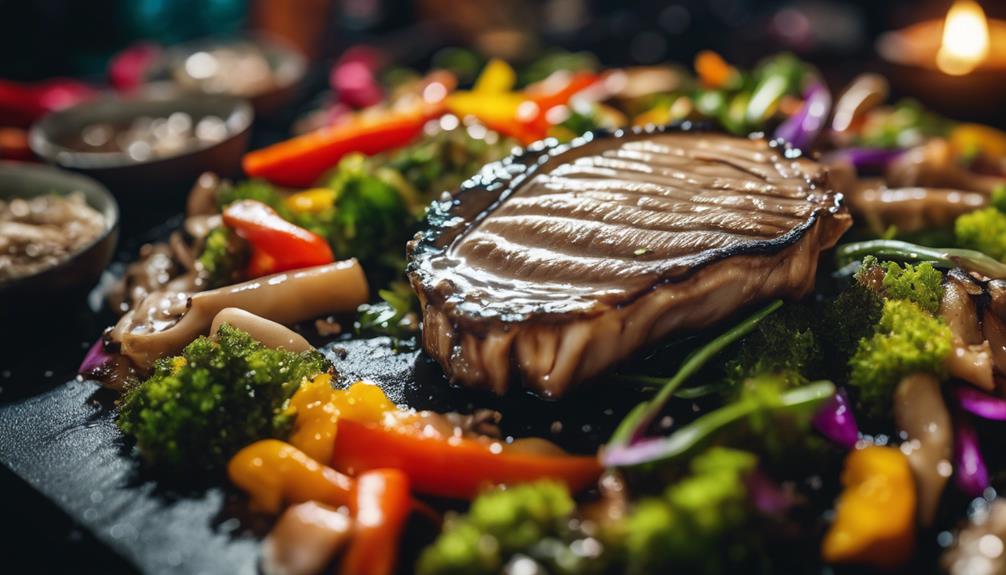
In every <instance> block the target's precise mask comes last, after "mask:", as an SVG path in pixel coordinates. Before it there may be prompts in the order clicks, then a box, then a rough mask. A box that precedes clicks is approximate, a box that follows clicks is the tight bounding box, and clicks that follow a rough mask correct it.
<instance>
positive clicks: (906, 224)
mask: <svg viewBox="0 0 1006 575" xmlns="http://www.w3.org/2000/svg"><path fill="white" fill-rule="evenodd" d="M846 197H847V199H848V201H849V210H850V211H851V212H852V214H853V216H854V217H856V218H861V219H865V220H866V221H867V222H868V223H869V225H870V229H871V230H873V231H875V232H878V233H880V232H883V231H884V230H886V229H887V228H888V227H890V226H895V227H897V228H898V231H899V232H902V233H912V232H918V231H922V230H926V229H931V228H949V227H951V226H952V225H953V223H954V220H956V219H957V217H958V216H960V215H962V214H966V213H968V212H973V211H974V210H977V209H980V208H982V207H984V206H985V205H986V204H987V203H988V198H987V197H986V196H985V195H984V194H982V193H980V192H969V191H961V190H952V189H946V188H919V187H910V188H888V187H887V186H885V185H883V184H882V183H880V182H876V181H870V180H867V181H863V182H861V183H860V184H859V185H856V186H853V187H851V189H850V190H849V192H848V193H847V195H846Z"/></svg>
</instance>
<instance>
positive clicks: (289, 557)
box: [262, 501, 353, 575]
mask: <svg viewBox="0 0 1006 575" xmlns="http://www.w3.org/2000/svg"><path fill="white" fill-rule="evenodd" d="M352 528H353V520H352V519H350V518H349V514H348V513H346V512H344V511H341V510H337V509H332V508H331V507H328V506H326V505H322V504H320V503H315V502H314V501H308V502H306V503H300V504H297V505H293V506H291V507H289V508H288V509H287V510H286V511H284V512H283V515H281V516H280V518H279V520H278V521H277V522H276V526H275V527H274V528H273V530H272V532H270V533H269V535H268V537H266V538H265V541H263V543H262V572H263V573H265V574H266V575H314V574H315V573H322V572H323V571H324V569H325V567H326V566H327V565H328V564H329V563H330V562H331V561H332V558H333V557H335V554H336V553H337V552H338V551H339V549H340V548H341V547H342V546H343V545H345V544H346V542H347V541H348V540H349V536H350V534H351V531H352Z"/></svg>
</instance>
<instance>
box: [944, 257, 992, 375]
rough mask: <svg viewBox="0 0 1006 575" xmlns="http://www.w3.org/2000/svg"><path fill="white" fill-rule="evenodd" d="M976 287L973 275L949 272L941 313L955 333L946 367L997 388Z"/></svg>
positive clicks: (953, 372) (955, 372) (952, 371)
mask: <svg viewBox="0 0 1006 575" xmlns="http://www.w3.org/2000/svg"><path fill="white" fill-rule="evenodd" d="M976 287H979V286H976V285H975V284H974V282H973V281H972V280H971V278H970V277H967V276H966V275H965V274H962V273H957V272H951V273H949V274H947V281H946V282H944V284H943V299H942V300H941V302H940V316H942V317H943V320H944V321H946V322H947V325H949V326H950V332H951V333H952V334H953V336H954V341H953V344H954V350H953V353H952V354H951V355H950V357H949V358H948V359H947V369H948V370H949V371H950V374H951V375H953V376H954V377H957V378H960V379H963V380H964V381H967V382H968V383H971V384H973V385H975V386H977V387H980V388H982V389H984V390H987V391H992V390H993V389H995V381H994V378H993V374H992V367H993V361H992V357H993V356H992V351H991V349H990V348H989V344H988V342H987V341H986V340H985V336H984V335H983V334H982V328H981V326H979V325H978V309H977V307H976V306H975V301H974V299H973V298H972V295H973V292H974V289H975V288H976ZM979 290H980V288H979Z"/></svg>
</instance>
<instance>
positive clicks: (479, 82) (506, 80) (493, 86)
mask: <svg viewBox="0 0 1006 575" xmlns="http://www.w3.org/2000/svg"><path fill="white" fill-rule="evenodd" d="M515 85H517V73H516V72H514V71H513V68H511V67H510V64H507V63H506V62H504V61H503V60H500V59H499V58H493V59H492V60H490V61H489V63H488V64H486V67H485V68H483V69H482V73H481V74H479V77H478V78H477V79H476V80H475V86H474V88H473V89H472V91H473V92H497V93H502V92H509V91H511V90H513V87H514V86H515Z"/></svg>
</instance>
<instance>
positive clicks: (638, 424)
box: [608, 300, 782, 448]
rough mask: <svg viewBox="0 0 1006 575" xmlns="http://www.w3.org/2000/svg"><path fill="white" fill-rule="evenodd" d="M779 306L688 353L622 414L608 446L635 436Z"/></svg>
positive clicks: (778, 302)
mask: <svg viewBox="0 0 1006 575" xmlns="http://www.w3.org/2000/svg"><path fill="white" fill-rule="evenodd" d="M780 307H782V301H781V300H775V301H773V302H772V303H770V304H768V305H767V306H765V307H763V308H762V309H760V310H758V311H757V312H755V313H754V314H753V315H751V316H750V317H748V318H747V319H745V320H744V321H742V322H740V323H738V324H737V325H735V326H734V327H732V328H731V329H729V330H727V331H726V332H724V333H722V334H720V335H719V336H717V337H716V338H714V339H713V340H712V341H710V342H709V343H707V344H705V345H704V346H702V347H701V348H699V349H698V350H696V351H695V352H694V353H692V354H691V355H689V356H688V358H687V359H685V362H684V363H683V364H682V365H681V368H679V369H678V372H677V373H675V374H674V375H673V376H672V377H671V378H670V379H666V380H664V381H663V382H662V387H661V388H660V390H659V391H658V392H657V394H656V395H655V396H653V399H651V400H649V401H644V402H642V403H640V404H639V405H637V406H636V407H634V408H633V409H632V411H630V412H629V413H628V415H626V416H625V419H623V420H622V422H621V423H619V424H618V427H617V428H616V429H615V432H614V433H613V434H612V436H611V439H610V440H609V441H608V447H609V448H610V447H613V446H617V445H625V444H627V443H631V442H632V441H634V440H636V439H638V438H639V437H640V436H641V435H642V434H643V432H644V431H645V430H646V428H647V426H649V424H650V423H651V422H652V421H653V419H654V418H655V417H656V416H657V414H658V413H660V411H661V410H662V409H663V408H664V405H666V404H667V402H668V400H670V398H671V396H673V395H674V392H675V391H676V390H677V389H678V387H680V386H681V384H682V383H684V382H685V381H687V380H688V378H689V377H691V376H693V375H695V374H696V373H697V372H698V371H699V370H700V369H702V367H703V366H704V365H705V364H706V363H707V362H708V361H709V360H710V359H712V358H713V357H715V356H716V355H717V354H718V353H720V352H721V351H723V350H724V349H726V348H727V347H729V346H730V345H731V344H733V343H734V342H735V341H737V340H739V339H740V338H742V337H744V336H745V335H747V334H749V333H751V332H752V331H753V330H754V328H755V327H756V326H757V325H758V323H759V322H761V321H762V320H763V319H765V318H766V317H768V316H769V315H771V314H772V313H773V312H775V311H776V310H778V309H779V308H780Z"/></svg>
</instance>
